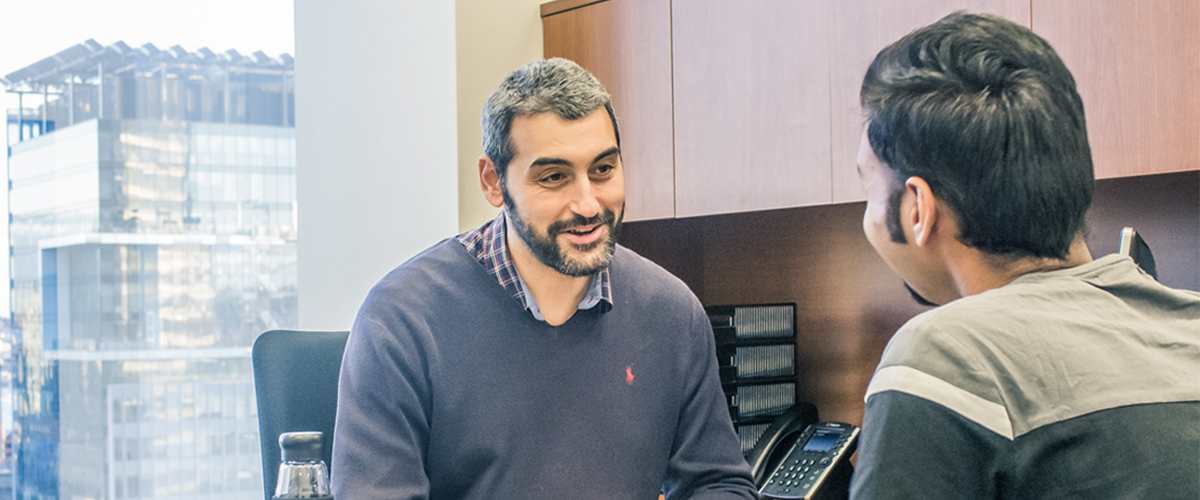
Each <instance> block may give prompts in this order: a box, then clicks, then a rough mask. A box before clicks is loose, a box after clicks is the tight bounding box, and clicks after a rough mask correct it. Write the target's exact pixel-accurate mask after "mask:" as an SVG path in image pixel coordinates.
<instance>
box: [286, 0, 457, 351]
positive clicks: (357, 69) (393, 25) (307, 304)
mask: <svg viewBox="0 0 1200 500" xmlns="http://www.w3.org/2000/svg"><path fill="white" fill-rule="evenodd" d="M295 16H296V154H297V159H296V170H297V172H296V176H297V199H298V204H299V207H298V208H299V226H300V231H299V240H298V259H299V263H298V266H299V269H298V273H299V303H300V304H299V307H300V328H303V329H348V328H349V327H350V325H351V323H352V322H353V319H354V314H355V313H356V312H357V310H358V307H359V305H361V304H362V301H363V298H364V297H365V296H366V293H367V291H368V290H369V289H370V287H371V286H372V285H373V284H374V283H375V282H376V281H378V280H379V278H381V277H383V275H384V274H386V273H387V272H388V271H389V270H391V269H392V268H394V267H395V266H397V265H399V264H400V263H401V262H403V261H404V260H406V259H408V258H409V257H411V256H413V255H415V254H416V253H417V252H420V251H421V250H423V249H425V248H426V247H428V246H429V245H432V244H433V243H435V242H437V241H438V240H441V239H442V238H446V237H448V236H452V235H454V234H455V233H456V229H457V227H458V200H457V198H458V196H457V185H458V178H457V177H458V170H457V168H456V165H457V161H458V155H457V147H456V145H457V139H456V136H455V134H456V116H457V114H456V99H457V98H456V95H455V86H456V83H455V81H456V76H455V61H456V59H455V27H454V23H455V7H454V4H453V3H451V2H445V1H432V2H429V1H422V2H414V1H394V0H347V1H328V0H296V3H295Z"/></svg>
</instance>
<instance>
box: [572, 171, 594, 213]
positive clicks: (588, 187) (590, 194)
mask: <svg viewBox="0 0 1200 500" xmlns="http://www.w3.org/2000/svg"><path fill="white" fill-rule="evenodd" d="M571 211H572V212H575V213H576V214H579V215H582V216H584V217H595V216H596V215H597V214H599V213H600V200H598V199H597V198H596V185H595V184H593V183H592V180H591V179H589V178H587V177H586V176H585V177H583V178H582V179H579V180H578V181H576V182H575V193H574V196H573V199H572V201H571Z"/></svg>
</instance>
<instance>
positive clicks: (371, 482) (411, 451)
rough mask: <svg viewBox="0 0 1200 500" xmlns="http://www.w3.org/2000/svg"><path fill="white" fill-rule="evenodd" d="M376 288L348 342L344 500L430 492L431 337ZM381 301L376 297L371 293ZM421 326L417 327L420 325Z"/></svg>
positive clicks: (343, 390)
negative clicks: (381, 297)
mask: <svg viewBox="0 0 1200 500" xmlns="http://www.w3.org/2000/svg"><path fill="white" fill-rule="evenodd" d="M378 294H379V293H378V290H376V291H373V292H372V295H376V297H369V298H368V300H367V303H366V304H365V305H364V306H363V310H362V311H361V312H360V313H359V316H358V318H357V319H356V320H355V323H354V326H353V327H352V329H351V331H350V337H349V339H348V340H347V343H346V352H345V355H344V356H343V361H342V370H341V378H340V380H339V386H338V408H337V422H336V425H335V430H334V440H333V459H332V464H331V466H332V471H331V478H330V479H331V482H332V489H333V494H334V496H335V497H337V498H338V499H339V500H376V499H389V500H393V499H424V498H429V478H428V477H427V475H426V472H425V470H426V467H425V463H426V450H427V449H428V442H429V429H430V423H429V408H430V401H431V387H430V377H429V373H430V370H431V368H430V362H429V357H428V353H429V351H430V349H429V348H428V345H429V344H428V343H423V342H421V340H420V339H422V338H428V336H427V335H425V336H422V335H421V334H420V331H419V330H420V327H419V325H420V323H419V322H412V321H404V320H403V317H404V316H403V313H402V312H401V311H398V310H396V308H395V307H389V306H387V305H382V304H386V301H384V300H380V299H379V297H377V295H378ZM373 298H374V299H375V300H372V299H373ZM414 330H417V331H414Z"/></svg>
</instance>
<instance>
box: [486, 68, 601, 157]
mask: <svg viewBox="0 0 1200 500" xmlns="http://www.w3.org/2000/svg"><path fill="white" fill-rule="evenodd" d="M602 106H603V107H604V109H605V110H607V111H608V118H609V119H610V120H612V126H613V135H614V136H615V137H616V139H617V145H618V146H619V145H620V144H621V134H620V133H619V132H617V117H616V114H614V113H613V107H612V99H610V98H609V96H608V92H607V91H605V90H604V86H603V85H601V84H600V81H599V80H596V77H595V76H592V74H591V73H588V71H587V70H586V69H583V68H582V67H580V66H579V65H578V64H575V63H574V62H571V61H568V60H566V59H562V58H557V57H556V58H553V59H546V60H542V61H535V62H532V63H529V64H526V65H524V66H521V67H520V68H517V70H516V71H513V72H512V74H510V75H508V78H505V79H504V81H503V82H500V86H499V87H497V88H496V90H495V91H494V92H492V95H491V96H489V97H488V100H487V102H486V103H484V105H483V114H482V116H481V117H480V120H479V121H480V124H481V125H482V126H483V152H484V154H486V155H488V157H489V158H491V160H492V163H493V164H495V165H496V174H497V175H498V176H499V177H500V178H501V179H503V178H504V175H505V173H506V172H507V171H508V162H509V161H511V160H512V157H513V154H514V151H513V145H512V139H511V137H510V132H511V129H512V122H513V118H516V117H518V116H529V115H536V114H540V113H547V112H554V114H556V115H558V116H559V117H560V118H562V119H564V120H578V119H580V118H583V117H585V116H587V115H588V114H590V113H592V112H593V111H595V110H597V109H600V107H602Z"/></svg>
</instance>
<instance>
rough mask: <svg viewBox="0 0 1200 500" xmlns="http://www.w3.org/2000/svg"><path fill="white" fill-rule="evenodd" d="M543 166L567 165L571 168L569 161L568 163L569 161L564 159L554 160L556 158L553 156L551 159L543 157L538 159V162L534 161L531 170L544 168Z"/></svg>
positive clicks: (530, 165) (530, 166)
mask: <svg viewBox="0 0 1200 500" xmlns="http://www.w3.org/2000/svg"><path fill="white" fill-rule="evenodd" d="M543 165H566V166H571V162H569V161H567V160H564V159H562V158H554V157H552V156H551V157H542V158H538V159H536V160H533V163H530V164H529V168H533V167H540V166H543Z"/></svg>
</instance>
